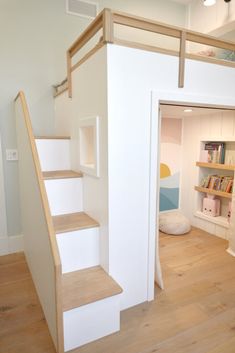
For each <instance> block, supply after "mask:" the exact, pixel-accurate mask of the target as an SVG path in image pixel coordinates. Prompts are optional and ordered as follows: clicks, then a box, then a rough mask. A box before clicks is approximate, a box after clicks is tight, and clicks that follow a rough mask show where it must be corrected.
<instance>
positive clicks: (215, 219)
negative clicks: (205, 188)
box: [194, 211, 229, 228]
mask: <svg viewBox="0 0 235 353" xmlns="http://www.w3.org/2000/svg"><path fill="white" fill-rule="evenodd" d="M194 215H195V217H199V218H201V219H204V220H206V221H208V222H211V223H215V224H217V225H219V226H220V227H223V228H228V227H229V223H228V220H227V218H225V217H223V216H219V217H210V216H207V215H205V214H204V213H203V212H201V211H196V212H195V214H194Z"/></svg>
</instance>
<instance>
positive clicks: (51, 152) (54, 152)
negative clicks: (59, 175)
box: [36, 139, 71, 171]
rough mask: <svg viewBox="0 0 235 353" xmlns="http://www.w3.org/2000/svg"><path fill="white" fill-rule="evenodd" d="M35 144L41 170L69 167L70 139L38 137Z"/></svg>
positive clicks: (67, 168) (66, 168)
mask: <svg viewBox="0 0 235 353" xmlns="http://www.w3.org/2000/svg"><path fill="white" fill-rule="evenodd" d="M36 145H37V150H38V154H39V159H40V163H41V169H42V171H50V170H69V169H71V163H70V140H59V139H58V140H56V139H52V140H50V139H45V140H44V139H38V140H36Z"/></svg>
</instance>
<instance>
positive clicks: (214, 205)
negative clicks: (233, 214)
mask: <svg viewBox="0 0 235 353" xmlns="http://www.w3.org/2000/svg"><path fill="white" fill-rule="evenodd" d="M202 212H203V213H204V214H205V215H207V216H211V217H218V216H220V200H219V199H216V198H215V195H209V194H207V196H206V197H204V198H203V202H202Z"/></svg>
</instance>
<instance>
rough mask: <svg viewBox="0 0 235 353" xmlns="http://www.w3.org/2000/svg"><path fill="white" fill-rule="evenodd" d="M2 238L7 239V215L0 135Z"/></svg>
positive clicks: (0, 217) (0, 229) (0, 234)
mask: <svg viewBox="0 0 235 353" xmlns="http://www.w3.org/2000/svg"><path fill="white" fill-rule="evenodd" d="M0 237H1V238H3V237H7V214H6V199H5V189H4V175H3V162H2V143H1V135H0ZM0 249H1V248H0ZM0 251H1V250H0Z"/></svg>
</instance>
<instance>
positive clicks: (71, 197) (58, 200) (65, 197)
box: [45, 178, 83, 216]
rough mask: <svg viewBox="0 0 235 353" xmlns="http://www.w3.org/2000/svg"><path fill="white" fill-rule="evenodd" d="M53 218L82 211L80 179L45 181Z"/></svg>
mask: <svg viewBox="0 0 235 353" xmlns="http://www.w3.org/2000/svg"><path fill="white" fill-rule="evenodd" d="M45 186H46V191H47V196H48V201H49V205H50V210H51V214H52V215H53V216H55V215H59V214H68V213H75V212H81V211H83V198H82V194H83V189H82V178H67V179H53V180H45Z"/></svg>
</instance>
